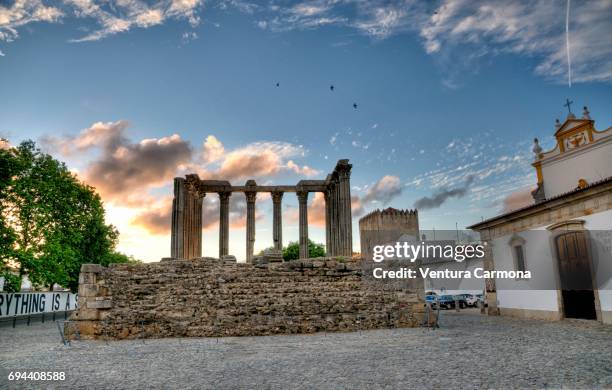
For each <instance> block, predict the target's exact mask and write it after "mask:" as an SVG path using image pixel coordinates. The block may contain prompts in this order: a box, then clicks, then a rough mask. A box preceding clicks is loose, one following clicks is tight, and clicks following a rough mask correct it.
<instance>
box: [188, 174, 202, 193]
mask: <svg viewBox="0 0 612 390" xmlns="http://www.w3.org/2000/svg"><path fill="white" fill-rule="evenodd" d="M185 188H186V189H187V191H188V192H189V193H190V194H191V195H193V196H195V197H196V198H204V197H205V196H206V192H204V191H202V190H201V188H200V177H199V176H198V175H197V174H195V173H192V174H189V175H187V176H185Z"/></svg>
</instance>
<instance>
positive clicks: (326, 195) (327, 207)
mask: <svg viewBox="0 0 612 390" xmlns="http://www.w3.org/2000/svg"><path fill="white" fill-rule="evenodd" d="M323 196H324V198H325V253H326V255H327V256H332V252H331V250H332V248H331V212H330V208H331V205H330V203H329V202H330V194H329V189H327V190H326V191H325V192H323Z"/></svg>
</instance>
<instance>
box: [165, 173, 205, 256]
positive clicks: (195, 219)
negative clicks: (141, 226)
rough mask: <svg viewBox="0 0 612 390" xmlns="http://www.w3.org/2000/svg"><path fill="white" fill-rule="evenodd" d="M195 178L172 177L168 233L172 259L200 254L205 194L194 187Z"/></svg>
mask: <svg viewBox="0 0 612 390" xmlns="http://www.w3.org/2000/svg"><path fill="white" fill-rule="evenodd" d="M197 180H199V179H197V178H189V182H188V181H187V180H185V179H183V178H181V177H177V178H175V179H174V199H173V200H172V232H171V235H170V256H171V257H172V258H174V259H193V258H196V257H201V256H202V201H203V198H204V196H205V195H206V194H200V193H199V191H198V189H197V188H195V187H194V185H195V184H194V183H196V181H197Z"/></svg>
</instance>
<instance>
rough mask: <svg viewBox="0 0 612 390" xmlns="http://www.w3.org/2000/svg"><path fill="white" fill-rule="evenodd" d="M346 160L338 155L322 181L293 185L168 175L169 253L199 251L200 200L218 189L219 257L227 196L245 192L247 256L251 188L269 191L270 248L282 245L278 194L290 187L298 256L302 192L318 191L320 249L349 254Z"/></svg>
mask: <svg viewBox="0 0 612 390" xmlns="http://www.w3.org/2000/svg"><path fill="white" fill-rule="evenodd" d="M351 168H352V165H351V164H349V162H348V160H346V159H345V160H339V161H338V163H337V164H336V167H335V169H334V171H333V172H332V173H331V174H329V175H328V176H327V178H326V179H325V180H301V181H299V182H298V183H297V184H296V185H295V186H288V185H278V186H260V185H257V183H255V181H254V180H248V181H247V182H246V184H245V185H244V186H233V185H231V184H230V183H229V182H228V181H223V180H201V179H200V178H199V177H198V175H196V174H190V175H187V176H186V177H185V178H181V177H177V178H175V179H174V200H173V201H172V236H171V258H173V259H194V258H198V257H201V256H202V199H203V198H204V197H205V196H206V194H208V193H217V194H219V204H220V207H219V213H220V215H219V257H223V256H226V255H228V254H229V197H230V196H231V195H232V193H234V192H242V193H244V194H245V197H246V202H247V224H246V225H247V226H246V235H247V240H246V245H247V250H246V260H247V262H249V263H250V262H252V261H253V251H254V244H255V202H256V199H257V193H259V192H269V193H270V194H271V197H272V202H273V222H272V230H273V233H272V234H273V240H274V248H275V249H279V250H280V249H282V247H283V239H282V204H281V202H282V199H283V194H284V193H285V192H294V193H296V195H297V197H298V204H299V244H300V258H302V259H304V258H307V257H308V195H309V194H310V193H311V192H323V194H324V196H325V226H326V243H325V244H326V250H327V255H328V256H349V257H350V256H351V255H352V252H353V240H352V214H351V186H350V176H351Z"/></svg>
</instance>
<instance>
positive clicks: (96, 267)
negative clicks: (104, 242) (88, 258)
mask: <svg viewBox="0 0 612 390" xmlns="http://www.w3.org/2000/svg"><path fill="white" fill-rule="evenodd" d="M103 270H104V267H102V266H101V265H100V264H82V265H81V272H90V273H94V274H99V273H100V272H102V271H103Z"/></svg>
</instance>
